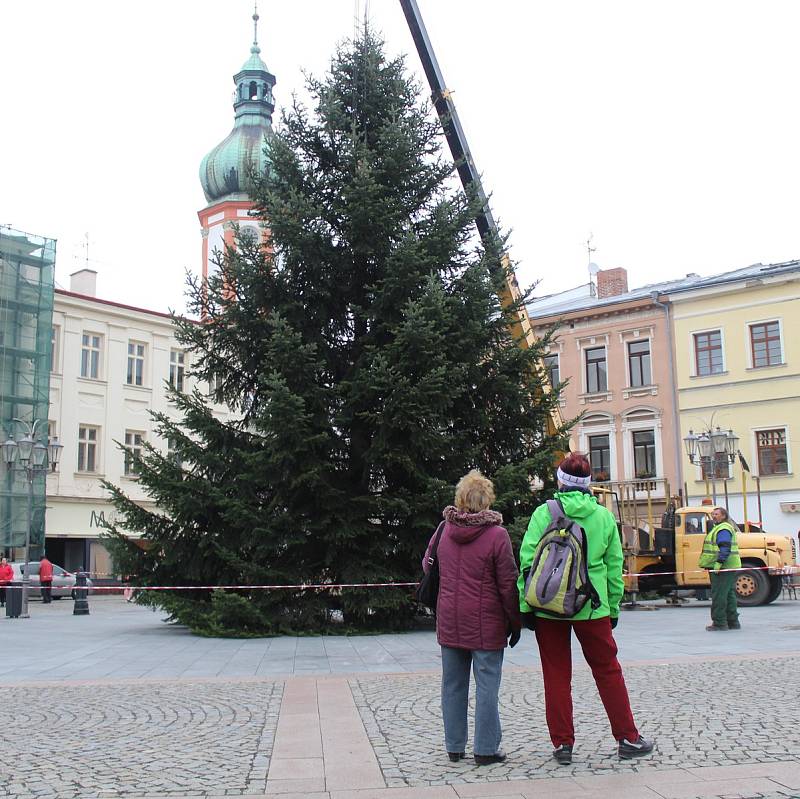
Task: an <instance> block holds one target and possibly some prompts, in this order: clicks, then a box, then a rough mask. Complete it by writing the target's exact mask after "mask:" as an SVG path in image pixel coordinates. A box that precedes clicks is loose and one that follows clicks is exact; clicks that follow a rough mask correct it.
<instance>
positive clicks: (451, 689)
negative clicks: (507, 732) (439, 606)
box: [442, 646, 503, 755]
mask: <svg viewBox="0 0 800 799" xmlns="http://www.w3.org/2000/svg"><path fill="white" fill-rule="evenodd" d="M470 666H471V667H472V670H473V673H474V674H475V741H474V742H473V745H472V750H473V753H474V754H476V755H493V754H495V753H496V752H497V751H498V750H499V749H500V741H501V739H502V737H503V731H502V729H501V727H500V713H499V711H498V708H497V700H498V694H499V693H500V677H501V674H502V670H503V650H502V649H492V650H485V649H473V650H469V649H454V648H453V647H449V646H443V647H442V719H443V721H444V743H445V747H446V748H447V751H448V752H463V751H464V750H465V749H466V744H467V707H468V705H469V670H470Z"/></svg>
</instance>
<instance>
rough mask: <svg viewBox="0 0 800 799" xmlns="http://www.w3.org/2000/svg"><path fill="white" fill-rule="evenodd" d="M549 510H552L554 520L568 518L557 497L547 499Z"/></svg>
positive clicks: (551, 516)
mask: <svg viewBox="0 0 800 799" xmlns="http://www.w3.org/2000/svg"><path fill="white" fill-rule="evenodd" d="M547 510H549V511H550V518H551V519H552V520H553V521H554V522H558V521H561V520H562V519H564V520H566V518H567V516H566V514H565V513H564V508H563V506H562V505H561V503H560V502H559V501H558V500H557V499H548V500H547Z"/></svg>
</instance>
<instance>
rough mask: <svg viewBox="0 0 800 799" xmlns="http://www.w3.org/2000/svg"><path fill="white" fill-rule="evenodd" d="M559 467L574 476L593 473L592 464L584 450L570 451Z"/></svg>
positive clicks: (585, 475)
mask: <svg viewBox="0 0 800 799" xmlns="http://www.w3.org/2000/svg"><path fill="white" fill-rule="evenodd" d="M558 468H559V469H561V471H562V472H564V473H565V474H571V475H572V476H573V477H590V476H591V474H592V466H591V464H590V463H589V459H588V458H587V457H586V456H585V455H584V454H583V453H582V452H570V453H569V455H567V457H566V458H564V460H563V461H561V463H559V464H558Z"/></svg>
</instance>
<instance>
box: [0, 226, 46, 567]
mask: <svg viewBox="0 0 800 799" xmlns="http://www.w3.org/2000/svg"><path fill="white" fill-rule="evenodd" d="M55 262H56V242H55V239H46V238H43V237H41V236H33V235H31V234H29V233H22V232H21V231H18V230H12V229H11V228H7V227H0V426H2V432H0V441H5V440H6V438H8V437H9V436H11V437H13V438H14V439H15V440H19V439H20V438H21V437H22V436H24V435H25V433H26V426H25V424H20V422H17V421H15V420H16V419H19V420H21V421H22V422H24V423H26V424H27V425H32V424H33V423H34V421H36V420H38V424H37V426H36V434H35V438H36V440H38V441H41V442H42V443H43V444H45V445H46V444H47V437H48V426H49V425H48V411H49V408H50V365H51V364H50V359H51V352H52V347H53V343H52V336H53V290H54V277H55ZM1 461H2V458H0V477H1V479H0V553H5V552H7V551H8V550H10V549H16V550H17V553H15V554H18V555H21V554H22V548H23V547H24V546H25V534H26V529H27V525H28V483H27V479H26V477H25V473H24V472H23V471H20V470H17V469H13V470H9V469H8V468H7V467H6V465H5V463H2V462H1ZM45 492H46V482H45V475H44V474H39V475H38V476H36V477H34V481H33V510H32V517H31V551H30V557H31V559H32V560H33V559H34V558H36V559H38V557H39V555H40V554H42V552H43V551H44V534H45Z"/></svg>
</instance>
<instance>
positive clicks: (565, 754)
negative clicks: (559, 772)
mask: <svg viewBox="0 0 800 799" xmlns="http://www.w3.org/2000/svg"><path fill="white" fill-rule="evenodd" d="M553 757H554V758H555V759H556V762H557V763H558V764H559V765H560V766H568V765H569V764H570V763H572V747H571V746H570V745H569V744H561V746H559V747H558V749H556V750H555V751H554V752H553Z"/></svg>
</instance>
